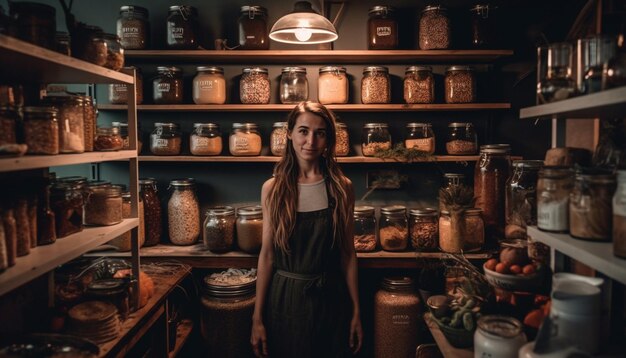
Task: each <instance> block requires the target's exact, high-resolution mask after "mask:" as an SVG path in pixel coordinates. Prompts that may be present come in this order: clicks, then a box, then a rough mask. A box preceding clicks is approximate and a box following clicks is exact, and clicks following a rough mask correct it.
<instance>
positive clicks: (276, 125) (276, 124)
mask: <svg viewBox="0 0 626 358" xmlns="http://www.w3.org/2000/svg"><path fill="white" fill-rule="evenodd" d="M272 127H274V128H286V127H287V122H274V124H273V125H272Z"/></svg>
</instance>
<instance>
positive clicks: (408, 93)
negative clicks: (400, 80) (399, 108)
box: [404, 66, 435, 104]
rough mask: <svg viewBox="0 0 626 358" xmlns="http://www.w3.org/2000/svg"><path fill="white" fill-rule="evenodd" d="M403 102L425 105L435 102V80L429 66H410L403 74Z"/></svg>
mask: <svg viewBox="0 0 626 358" xmlns="http://www.w3.org/2000/svg"><path fill="white" fill-rule="evenodd" d="M404 102H406V103H408V104H416V103H419V104H426V103H434V102H435V79H434V77H433V70H432V67H430V66H411V67H407V68H406V70H405V72H404Z"/></svg>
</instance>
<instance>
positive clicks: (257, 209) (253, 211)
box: [237, 205, 263, 216]
mask: <svg viewBox="0 0 626 358" xmlns="http://www.w3.org/2000/svg"><path fill="white" fill-rule="evenodd" d="M259 215H261V216H262V215H263V208H262V207H261V205H250V206H242V207H240V208H238V209H237V216H259Z"/></svg>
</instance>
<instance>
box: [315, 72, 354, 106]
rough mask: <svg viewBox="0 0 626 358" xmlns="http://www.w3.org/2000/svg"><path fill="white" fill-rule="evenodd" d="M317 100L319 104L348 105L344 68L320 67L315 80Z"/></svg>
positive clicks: (346, 77) (346, 80)
mask: <svg viewBox="0 0 626 358" xmlns="http://www.w3.org/2000/svg"><path fill="white" fill-rule="evenodd" d="M317 100H318V101H319V102H320V103H321V104H344V103H348V76H347V75H346V69H345V67H340V66H324V67H320V70H319V77H318V79H317Z"/></svg>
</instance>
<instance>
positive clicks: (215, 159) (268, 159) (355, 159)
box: [138, 155, 479, 163]
mask: <svg viewBox="0 0 626 358" xmlns="http://www.w3.org/2000/svg"><path fill="white" fill-rule="evenodd" d="M478 158H479V156H478V155H435V156H432V157H429V158H424V159H419V160H415V161H414V162H415V163H418V162H419V163H422V162H423V163H428V162H431V163H435V162H472V161H477V160H478ZM138 159H139V161H140V162H209V163H220V162H227V163H275V162H278V161H279V160H280V157H276V156H258V157H235V156H229V155H225V156H205V157H203V156H196V155H175V156H163V155H160V156H159V155H142V156H140V157H139V158H138ZM337 161H338V162H339V163H401V162H404V163H406V161H397V160H394V159H380V158H375V157H363V156H352V157H337Z"/></svg>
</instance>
